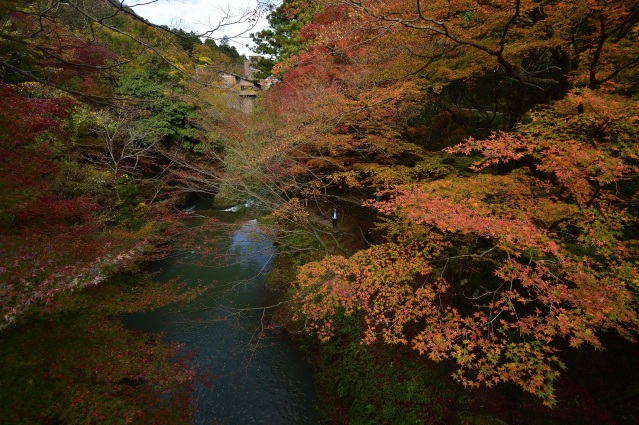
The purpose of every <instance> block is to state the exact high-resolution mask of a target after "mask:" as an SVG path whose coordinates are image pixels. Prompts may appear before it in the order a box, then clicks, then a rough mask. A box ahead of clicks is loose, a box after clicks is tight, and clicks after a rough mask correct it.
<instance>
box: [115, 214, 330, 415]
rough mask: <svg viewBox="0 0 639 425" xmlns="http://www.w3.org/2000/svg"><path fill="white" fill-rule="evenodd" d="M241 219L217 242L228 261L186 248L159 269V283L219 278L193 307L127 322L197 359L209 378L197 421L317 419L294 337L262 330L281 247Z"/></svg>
mask: <svg viewBox="0 0 639 425" xmlns="http://www.w3.org/2000/svg"><path fill="white" fill-rule="evenodd" d="M231 214H232V213H217V217H216V218H220V219H221V220H225V221H228V220H229V215H231ZM239 224H240V225H239V226H238V227H237V228H235V230H234V231H233V232H231V233H230V234H229V235H226V236H223V237H221V238H220V239H219V241H217V242H216V245H217V248H218V250H219V252H220V253H222V254H231V256H229V257H225V260H223V261H206V262H205V264H203V262H202V261H201V260H202V257H201V254H200V253H198V252H187V253H184V254H180V255H177V256H174V257H170V258H167V259H164V260H161V261H158V262H156V263H155V264H153V266H152V270H151V271H153V272H156V273H157V277H156V278H157V279H158V280H159V281H168V280H170V279H174V278H176V277H179V278H180V279H182V281H184V282H185V283H186V284H187V285H189V286H192V285H206V284H210V283H212V282H215V284H214V287H213V289H212V290H209V291H208V292H207V293H205V294H204V295H202V296H199V297H198V298H196V299H195V300H193V301H192V302H190V303H188V304H186V305H182V306H167V307H164V308H161V309H157V310H154V311H152V312H147V313H138V314H134V315H130V316H129V317H128V318H127V325H128V326H131V327H134V328H137V329H141V330H144V331H147V332H162V333H163V334H164V338H165V339H166V341H168V342H173V343H178V344H181V345H182V347H183V349H184V350H185V351H186V352H188V353H190V354H191V355H192V356H193V357H192V361H193V362H194V363H193V364H194V366H195V368H196V371H197V373H198V375H199V376H201V377H203V379H198V380H196V384H195V391H194V400H193V402H194V404H195V407H196V415H195V419H194V424H197V425H204V424H206V425H209V424H228V425H235V424H238V425H239V424H318V423H320V422H321V419H320V418H321V417H320V413H319V411H318V409H317V394H316V391H315V388H314V385H313V378H312V375H311V371H310V369H309V368H308V366H307V365H306V364H305V363H304V360H303V358H302V356H301V354H300V353H299V352H298V351H297V350H296V347H295V346H294V345H293V344H292V343H291V342H290V341H287V340H284V339H282V338H280V337H278V336H277V335H276V334H274V333H272V332H269V331H268V330H264V328H263V327H262V324H263V323H264V322H263V319H264V318H263V310H262V309H259V308H260V307H263V306H268V305H271V304H272V303H273V302H274V299H273V296H272V295H271V294H270V293H268V292H267V291H266V290H265V288H264V280H265V277H266V276H265V273H266V272H267V271H268V269H269V267H270V264H271V262H272V259H273V256H274V255H275V252H274V248H273V246H272V243H271V241H270V240H269V239H268V237H266V236H264V235H260V233H259V227H258V224H257V223H256V222H255V220H244V221H241V222H240V223H239ZM216 263H217V264H216ZM263 330H264V332H262V331H263Z"/></svg>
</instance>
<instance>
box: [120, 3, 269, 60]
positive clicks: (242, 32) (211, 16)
mask: <svg viewBox="0 0 639 425" xmlns="http://www.w3.org/2000/svg"><path fill="white" fill-rule="evenodd" d="M268 1H269V0H266V1H265V0H123V3H124V4H125V5H126V6H129V7H131V8H132V9H133V10H134V11H135V12H136V13H137V14H138V15H140V16H142V17H143V18H145V19H147V20H148V21H150V22H152V23H154V24H158V25H167V26H169V27H171V28H182V29H184V30H186V31H195V32H196V33H204V32H206V31H211V30H213V32H212V35H211V37H212V38H213V39H215V41H216V43H217V42H218V41H219V40H220V39H221V38H222V37H223V36H227V37H229V44H230V45H231V46H235V48H236V49H237V51H238V52H239V53H240V54H245V55H246V56H252V55H255V53H253V52H251V50H250V49H248V48H247V47H246V45H247V44H248V45H253V43H252V41H251V38H250V37H249V34H250V33H252V32H258V31H260V30H262V29H264V28H267V27H268V23H267V21H266V17H265V16H261V17H259V18H258V19H255V18H254V16H255V15H254V14H253V12H254V11H255V10H256V9H257V8H258V2H259V3H261V4H262V5H263V4H264V3H266V2H268ZM270 1H271V2H273V1H272V0H270Z"/></svg>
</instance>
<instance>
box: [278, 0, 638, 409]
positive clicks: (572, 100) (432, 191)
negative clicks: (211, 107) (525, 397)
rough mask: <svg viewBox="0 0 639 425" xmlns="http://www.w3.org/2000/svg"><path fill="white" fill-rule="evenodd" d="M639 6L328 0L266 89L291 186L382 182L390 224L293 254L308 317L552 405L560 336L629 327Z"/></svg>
mask: <svg viewBox="0 0 639 425" xmlns="http://www.w3.org/2000/svg"><path fill="white" fill-rule="evenodd" d="M290 3H291V5H290V6H291V7H293V8H295V7H298V6H299V4H298V3H299V2H290ZM638 22H639V15H638V13H637V8H636V4H635V2H631V1H622V0H620V1H611V2H597V1H585V2H584V1H581V2H577V1H553V2H545V1H493V2H474V1H458V2H439V1H429V2H401V1H362V2H359V1H358V2H339V3H333V2H330V1H326V2H322V7H321V8H320V10H319V11H317V12H316V13H315V15H314V19H313V20H312V22H311V23H309V24H307V25H305V26H304V27H302V29H301V30H300V33H299V34H300V36H301V37H302V38H303V39H304V40H305V43H306V48H305V49H304V51H302V52H300V53H298V54H297V55H292V56H290V58H289V59H287V60H286V61H284V62H282V63H281V64H279V65H278V66H279V67H276V70H278V71H279V72H284V73H283V78H282V82H281V83H280V84H279V85H278V86H276V87H275V88H274V89H272V90H271V91H270V92H269V94H268V95H267V98H266V102H267V104H268V105H269V107H271V108H272V110H275V111H278V112H279V113H280V115H281V119H282V121H281V122H282V123H283V125H284V127H283V128H282V129H280V131H279V135H280V136H281V137H280V138H279V139H278V143H280V144H281V143H288V144H287V146H288V147H289V151H288V152H289V154H290V155H291V157H292V158H294V159H295V161H296V163H298V164H300V166H299V167H298V169H297V170H298V171H299V176H298V177H297V179H296V182H298V190H299V193H300V194H304V193H307V192H308V191H309V190H310V189H309V188H312V187H324V188H326V187H328V188H329V189H328V190H329V192H328V193H330V188H331V187H333V188H335V187H336V186H337V185H338V184H340V185H344V186H347V187H349V188H351V189H353V190H354V191H355V190H359V191H360V192H358V193H364V194H368V195H367V197H368V198H369V199H370V198H371V194H372V193H373V192H375V191H376V190H378V191H379V190H382V191H383V194H384V199H383V200H381V201H376V202H373V201H365V202H364V205H365V206H367V207H369V208H371V209H374V210H376V211H377V212H378V213H380V214H381V216H382V217H384V220H383V221H382V222H381V223H380V224H378V227H377V231H378V232H379V233H381V234H383V235H384V242H383V243H379V244H376V245H374V246H372V247H370V248H369V249H366V250H364V251H359V252H357V253H355V254H353V255H351V256H327V257H326V258H324V259H323V260H321V261H317V262H313V263H309V264H306V265H304V266H303V267H301V269H300V272H299V275H298V283H297V288H296V297H299V299H300V300H301V304H300V305H299V308H298V310H297V312H298V317H299V318H300V319H301V320H303V323H304V324H305V326H306V328H307V329H311V330H314V331H315V332H317V335H318V336H319V337H320V339H322V340H327V339H330V338H331V337H332V336H333V335H334V332H335V328H334V326H335V318H336V317H338V316H340V315H341V314H344V313H345V314H347V315H353V316H354V317H356V318H358V319H359V320H360V323H361V327H362V330H363V342H364V343H367V344H371V343H373V342H375V341H383V342H386V343H388V344H391V345H405V346H408V347H410V348H412V349H414V350H416V351H417V352H419V353H420V354H423V355H424V356H426V357H428V358H430V359H432V360H435V361H443V360H445V359H449V360H452V361H454V363H455V364H456V366H455V372H454V376H455V378H456V379H457V380H458V381H459V382H461V383H463V384H464V385H465V386H470V387H477V386H480V385H488V386H492V385H494V384H496V383H500V382H506V381H510V382H514V383H516V384H517V385H518V386H520V387H521V388H523V389H524V390H526V391H528V392H530V393H532V394H535V395H537V396H538V397H540V398H541V399H542V400H543V401H544V403H546V404H549V405H553V404H554V403H555V394H554V388H553V383H554V382H555V381H556V380H557V378H558V376H559V373H560V371H561V370H562V369H563V368H564V367H565V364H564V362H563V360H562V350H564V349H565V347H566V346H569V347H580V346H582V345H583V344H589V345H591V346H594V347H595V348H597V349H603V348H604V347H603V346H602V342H601V335H602V334H603V333H606V332H613V333H617V334H619V335H621V336H623V337H624V338H626V339H627V340H629V341H634V340H635V338H636V335H637V331H639V317H638V316H637V313H638V307H639V305H638V304H637V303H638V301H639V297H638V295H639V270H638V269H637V267H638V266H639V265H638V264H637V240H636V230H637V227H636V222H637V211H638V210H637V204H636V203H637V200H638V198H637V196H638V195H637V192H636V189H637V182H638V181H639V180H638V177H639V176H638V175H637V172H638V171H639V168H638V167H637V166H638V165H639V163H638V159H639V158H637V152H638V149H637V148H638V146H637V140H638V137H639V134H638V130H637V129H638V128H639V108H638V106H637V102H636V96H637V86H636V82H637V73H636V67H637V65H638V64H639V62H638V59H637V56H636V49H637V23H638ZM300 123H303V125H300ZM284 138H286V139H284ZM283 140H287V142H283ZM442 148H444V149H443V151H442V150H441V149H442ZM280 152H281V149H280ZM304 179H306V180H304ZM300 182H303V184H302V185H299V184H300ZM379 188H381V189H379ZM324 193H327V192H326V189H325V192H324ZM332 193H333V194H334V195H335V196H336V198H335V199H338V200H340V201H343V200H344V199H343V198H340V197H339V196H338V195H336V193H335V192H332ZM300 196H304V195H300ZM327 199H328V200H330V195H328V198H327ZM360 199H361V198H360ZM351 201H353V202H361V200H356V199H352V200H351Z"/></svg>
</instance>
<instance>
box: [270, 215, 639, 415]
mask: <svg viewBox="0 0 639 425" xmlns="http://www.w3.org/2000/svg"><path fill="white" fill-rule="evenodd" d="M342 205H347V206H346V207H342V214H341V216H340V221H339V227H338V229H337V230H336V231H334V232H333V231H332V229H331V228H330V226H331V224H332V223H331V221H330V217H328V216H327V215H326V214H324V215H323V216H322V215H321V211H324V210H328V208H326V206H325V208H323V209H322V208H315V207H310V211H309V214H310V215H311V216H313V215H314V216H316V217H317V218H316V219H312V220H311V221H312V223H314V224H315V225H318V226H322V230H324V231H326V232H328V234H330V235H331V237H326V238H325V239H324V240H323V242H322V244H315V245H312V244H311V242H312V238H311V237H307V241H310V242H309V245H308V246H307V248H308V247H310V246H314V249H312V250H310V251H303V250H301V249H300V247H301V246H302V244H303V242H304V239H303V238H302V237H300V236H299V235H300V234H304V233H303V232H301V231H300V232H299V233H296V232H294V231H293V230H291V229H289V232H288V234H295V235H298V236H297V240H296V241H293V242H292V241H290V240H288V239H287V238H285V239H284V240H283V241H282V245H283V247H284V248H283V249H281V250H280V252H279V253H278V257H277V260H276V261H275V263H274V265H273V268H272V269H271V271H270V273H269V277H268V279H267V285H268V286H269V288H270V289H271V290H273V291H276V292H278V293H279V294H280V295H281V296H282V297H286V296H290V294H291V288H292V286H293V285H294V282H295V279H296V270H297V268H298V267H299V266H301V265H303V264H305V263H306V262H308V261H313V260H318V259H320V258H321V257H322V256H323V255H324V254H325V253H326V252H327V251H328V252H330V253H339V254H341V255H345V256H349V255H352V254H353V253H355V252H356V251H358V250H361V249H364V247H365V240H364V238H363V236H360V235H362V233H363V232H362V230H363V229H369V228H371V227H372V225H373V222H372V221H367V220H362V217H365V215H364V214H363V213H362V212H361V211H359V210H358V209H357V208H353V209H350V208H349V206H348V204H346V203H342ZM315 234H317V233H315ZM373 234H374V237H375V239H374V240H373V243H374V244H381V243H383V235H382V234H381V232H379V233H378V232H375V231H374V233H373ZM289 238H290V237H289ZM291 246H295V248H296V249H291ZM300 252H303V254H301V255H300ZM294 302H295V301H294V300H293V301H291V303H290V304H288V305H289V307H286V308H283V309H281V310H280V311H279V312H277V313H276V314H275V315H274V321H275V323H276V325H278V326H280V327H282V328H283V329H285V332H287V333H288V334H289V335H290V337H291V338H292V339H293V340H295V341H296V343H297V344H298V346H299V347H300V349H301V350H302V351H303V352H304V353H305V356H306V361H307V362H308V364H309V365H311V366H312V367H313V370H314V372H315V379H316V382H317V384H318V388H319V391H320V397H321V400H322V403H321V405H322V408H323V412H324V414H325V416H326V419H325V423H330V424H370V423H380V424H406V423H444V424H455V425H462V424H469V425H504V424H510V425H542V424H551V425H552V424H557V425H560V424H562V425H563V424H574V425H577V424H579V425H581V424H592V425H599V424H604V423H605V424H615V423H617V424H634V423H636V422H637V421H638V420H639V407H638V405H637V404H636V403H635V401H636V400H638V399H639V387H638V386H637V382H639V372H638V371H639V351H638V350H637V348H636V347H635V346H633V345H632V344H629V343H628V342H627V341H624V340H621V339H619V338H611V340H610V341H607V344H606V346H607V347H609V349H608V350H606V351H605V352H598V351H596V350H594V349H593V348H591V347H585V346H584V347H581V348H579V349H577V350H568V351H567V353H568V354H567V355H566V356H564V358H563V359H562V360H563V361H564V362H565V363H566V364H567V367H568V369H567V370H566V371H564V372H563V373H562V374H561V375H560V378H559V380H558V381H557V383H556V392H557V406H556V407H555V408H549V407H546V406H543V405H542V404H541V402H540V401H539V399H537V398H536V397H534V396H533V395H530V394H527V393H524V392H523V391H522V390H521V389H520V388H518V387H516V386H514V385H512V384H507V383H499V384H497V385H495V386H494V387H492V388H485V387H483V388H480V389H477V390H470V389H466V388H464V387H463V386H461V384H459V383H458V382H456V381H454V380H453V379H452V377H451V375H452V373H453V370H452V369H451V368H450V365H449V364H448V363H446V362H441V363H435V362H432V361H430V360H428V359H426V358H424V357H423V356H420V355H419V353H418V352H417V351H415V350H413V349H411V348H410V347H407V346H405V345H401V344H400V345H396V346H390V345H386V344H382V343H373V344H371V345H363V344H361V338H362V335H361V332H362V331H361V326H360V325H361V323H360V320H361V318H360V317H358V316H357V314H354V315H353V316H350V317H346V316H343V315H338V316H337V317H335V318H334V325H335V329H336V331H335V334H334V335H333V337H332V338H331V339H330V340H329V341H327V342H325V343H320V342H319V341H318V339H317V338H316V337H315V336H314V335H312V334H309V333H307V332H304V331H302V330H301V329H300V325H299V324H297V323H294V322H293V321H292V320H291V317H292V315H293V310H294Z"/></svg>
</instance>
